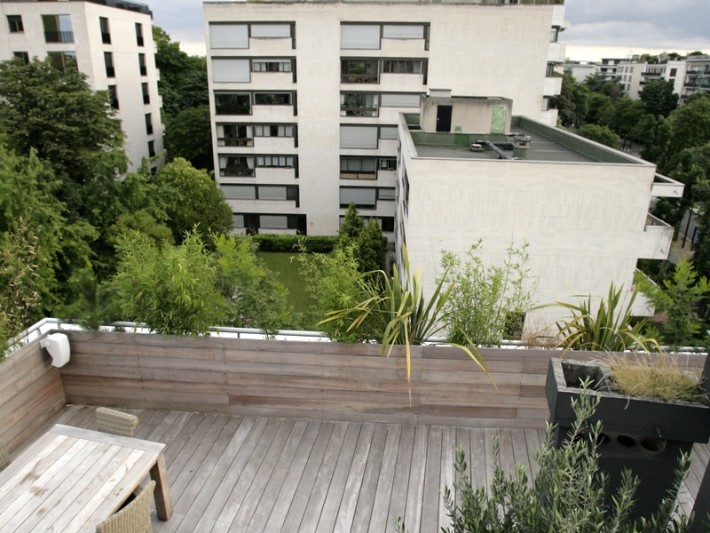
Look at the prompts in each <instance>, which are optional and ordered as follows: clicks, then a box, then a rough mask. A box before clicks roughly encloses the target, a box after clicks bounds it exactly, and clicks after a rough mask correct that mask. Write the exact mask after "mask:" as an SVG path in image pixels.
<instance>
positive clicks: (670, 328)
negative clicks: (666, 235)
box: [636, 259, 710, 347]
mask: <svg viewBox="0 0 710 533" xmlns="http://www.w3.org/2000/svg"><path fill="white" fill-rule="evenodd" d="M636 283H637V286H638V287H639V290H640V291H641V292H643V293H644V294H645V295H646V296H648V297H649V298H650V300H651V301H652V302H653V306H654V307H655V308H656V312H657V313H662V314H663V315H665V319H664V320H663V322H661V323H660V324H659V333H660V335H661V338H660V339H659V340H660V341H661V342H663V343H664V344H668V345H670V346H673V347H679V346H690V345H694V344H696V343H697V341H698V340H699V339H698V334H699V333H700V331H701V329H702V320H701V318H700V316H699V315H698V307H699V305H700V303H701V302H702V301H703V300H704V299H705V298H707V297H708V295H710V284H709V283H708V280H707V278H705V277H704V276H702V277H699V276H698V274H697V272H695V269H694V268H693V265H692V264H691V263H689V262H688V261H686V260H685V259H681V260H680V262H679V263H678V264H677V265H676V266H675V269H674V271H673V275H672V276H671V278H670V279H666V280H664V281H663V283H662V285H660V286H659V285H656V284H654V283H652V282H651V281H649V279H648V278H646V277H644V276H639V277H638V279H637V280H636Z"/></svg>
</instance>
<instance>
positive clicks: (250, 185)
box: [204, 0, 564, 237]
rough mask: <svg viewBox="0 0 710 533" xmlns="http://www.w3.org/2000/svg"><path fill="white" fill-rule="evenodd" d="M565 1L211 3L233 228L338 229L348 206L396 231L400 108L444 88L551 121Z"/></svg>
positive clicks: (212, 75) (222, 161) (218, 151)
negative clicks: (495, 98) (499, 100)
mask: <svg viewBox="0 0 710 533" xmlns="http://www.w3.org/2000/svg"><path fill="white" fill-rule="evenodd" d="M561 4H562V1H561V0H538V1H536V2H535V3H534V5H532V4H531V3H526V4H525V5H523V4H520V5H518V3H517V2H509V1H507V0H495V1H493V0H467V1H460V2H445V3H435V2H432V3H420V2H414V1H404V2H393V1H374V2H368V3H362V2H355V1H342V0H341V1H336V2H297V1H286V2H261V1H251V0H247V1H244V2H228V3H224V2H206V3H205V4H204V14H205V30H206V31H205V33H206V37H207V48H208V77H209V87H210V107H211V112H212V135H213V140H214V147H215V148H214V160H215V169H216V171H215V173H216V176H217V180H218V182H219V184H220V187H221V189H222V191H223V192H224V195H225V197H226V198H227V201H228V202H229V204H230V205H231V206H232V210H233V212H234V219H235V227H236V228H244V230H247V231H249V230H252V231H262V232H274V233H277V232H281V233H295V232H301V233H308V234H313V235H319V234H333V233H335V232H336V231H337V230H338V227H339V218H340V217H341V216H342V215H343V214H344V212H345V209H346V208H347V206H348V205H349V204H350V203H354V204H355V205H356V206H357V207H358V209H359V210H360V212H361V214H363V215H365V216H367V217H372V218H376V219H377V220H379V221H380V223H381V225H382V229H383V230H384V232H385V234H388V235H389V236H390V237H392V236H393V230H394V212H395V208H394V206H395V183H396V177H397V164H398V163H397V158H398V143H399V140H398V133H397V123H398V117H399V114H400V113H402V112H407V111H414V112H417V111H418V109H419V106H420V99H421V97H422V96H423V95H425V94H427V93H428V92H429V90H430V88H432V87H433V88H437V87H445V88H448V89H451V90H452V91H453V94H455V95H481V96H490V95H501V96H503V97H506V98H509V99H511V100H512V101H513V111H514V112H515V113H516V114H519V115H525V116H528V117H531V118H533V119H535V120H538V121H542V122H544V123H547V124H555V122H556V118H557V111H556V110H555V109H549V100H550V98H551V97H553V96H554V95H556V94H559V92H560V89H561V81H562V78H561V77H559V76H558V75H557V73H556V72H555V67H556V65H558V64H560V63H561V62H562V61H564V48H563V47H562V46H561V45H560V44H559V43H557V36H558V33H559V31H560V29H561V28H562V27H563V25H564V20H563V15H564V6H563V5H561ZM450 119H451V117H446V116H443V115H442V116H441V117H440V122H439V126H438V128H439V130H440V131H450V129H451V128H452V125H451V121H450ZM451 131H453V130H451Z"/></svg>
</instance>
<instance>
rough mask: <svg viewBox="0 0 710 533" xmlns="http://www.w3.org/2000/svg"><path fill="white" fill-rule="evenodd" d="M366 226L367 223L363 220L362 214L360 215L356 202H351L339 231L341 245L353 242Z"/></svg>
mask: <svg viewBox="0 0 710 533" xmlns="http://www.w3.org/2000/svg"><path fill="white" fill-rule="evenodd" d="M364 227H365V223H364V222H363V221H362V218H361V217H360V215H358V213H357V208H356V207H355V204H353V203H351V204H350V205H349V206H348V210H347V211H346V212H345V217H343V222H342V224H341V225H340V231H339V232H338V235H339V237H340V244H341V246H347V245H348V244H351V243H352V241H353V240H354V239H356V238H357V236H358V235H360V232H361V231H362V229H363V228H364Z"/></svg>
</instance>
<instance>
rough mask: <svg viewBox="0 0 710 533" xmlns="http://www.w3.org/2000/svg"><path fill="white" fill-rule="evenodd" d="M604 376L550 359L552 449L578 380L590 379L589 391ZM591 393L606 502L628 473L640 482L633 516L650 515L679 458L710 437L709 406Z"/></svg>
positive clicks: (602, 371) (563, 430)
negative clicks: (596, 401)
mask: <svg viewBox="0 0 710 533" xmlns="http://www.w3.org/2000/svg"><path fill="white" fill-rule="evenodd" d="M608 373H609V369H608V368H606V367H603V366H602V365H600V364H599V363H590V362H583V361H574V360H569V359H564V360H563V359H556V358H553V359H551V360H550V366H549V368H548V373H547V383H546V385H545V389H546V394H547V403H548V406H549V408H550V422H551V423H553V424H556V426H557V428H556V430H555V445H557V446H559V445H560V444H561V443H562V442H563V441H564V439H565V437H566V436H567V434H568V433H569V432H570V430H571V427H572V424H573V423H574V420H575V416H574V411H573V410H572V399H574V398H576V397H578V396H579V394H580V388H579V383H580V379H582V378H588V379H591V380H592V382H593V385H592V387H593V389H594V388H596V387H602V388H603V385H604V381H605V380H606V379H607V376H608ZM590 393H591V394H594V395H597V396H599V397H600V402H599V406H598V407H597V410H596V412H595V414H594V417H593V418H592V419H591V421H592V422H594V421H596V420H601V422H602V427H603V438H602V439H601V440H602V441H601V442H600V443H599V446H598V448H597V451H598V452H599V454H600V456H601V457H600V460H599V466H600V469H601V470H602V471H604V472H606V473H607V474H608V476H609V490H608V491H607V503H610V502H611V496H612V495H613V494H615V493H616V491H617V489H618V488H619V486H620V485H621V473H622V471H623V470H624V469H625V468H629V469H631V471H632V472H633V473H634V475H636V476H637V477H638V478H639V480H640V484H639V488H638V490H637V492H636V503H635V505H634V508H633V510H632V515H633V516H634V517H639V516H646V515H649V514H651V513H653V512H655V511H656V510H657V509H658V505H659V503H660V502H661V500H662V499H663V497H664V496H665V495H666V493H667V491H668V489H669V488H670V486H671V484H672V483H673V481H674V479H675V469H676V468H677V466H678V458H679V456H680V454H681V453H682V452H686V453H689V452H690V451H691V449H692V447H693V443H694V442H707V441H708V438H710V407H709V406H707V405H704V404H700V403H690V402H664V401H659V400H652V399H641V398H629V397H627V396H624V395H621V394H618V393H615V392H610V391H605V390H590Z"/></svg>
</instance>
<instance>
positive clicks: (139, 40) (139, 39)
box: [136, 22, 144, 46]
mask: <svg viewBox="0 0 710 533" xmlns="http://www.w3.org/2000/svg"><path fill="white" fill-rule="evenodd" d="M136 44H137V45H138V46H143V44H144V41H143V24H141V23H140V22H136Z"/></svg>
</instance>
